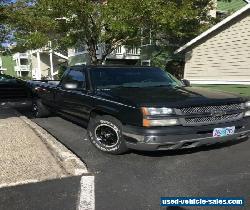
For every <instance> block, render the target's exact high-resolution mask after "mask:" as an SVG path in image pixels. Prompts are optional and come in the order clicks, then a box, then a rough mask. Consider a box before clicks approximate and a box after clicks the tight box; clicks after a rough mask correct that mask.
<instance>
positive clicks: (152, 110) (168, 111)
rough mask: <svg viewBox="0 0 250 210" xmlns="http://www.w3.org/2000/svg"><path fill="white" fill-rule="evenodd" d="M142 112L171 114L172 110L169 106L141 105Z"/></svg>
mask: <svg viewBox="0 0 250 210" xmlns="http://www.w3.org/2000/svg"><path fill="white" fill-rule="evenodd" d="M142 112H143V114H144V115H146V116H152V115H169V114H173V113H174V110H173V109H170V108H166V107H163V108H150V107H143V108H142Z"/></svg>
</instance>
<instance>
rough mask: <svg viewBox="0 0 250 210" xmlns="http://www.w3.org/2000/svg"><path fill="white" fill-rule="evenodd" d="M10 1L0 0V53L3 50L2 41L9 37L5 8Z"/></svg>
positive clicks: (7, 39) (6, 40)
mask: <svg viewBox="0 0 250 210" xmlns="http://www.w3.org/2000/svg"><path fill="white" fill-rule="evenodd" d="M10 2H11V1H7V0H0V53H1V52H3V51H4V48H3V46H2V44H3V43H5V42H8V41H9V39H10V28H9V23H8V15H7V14H6V8H7V7H8V5H9V4H10Z"/></svg>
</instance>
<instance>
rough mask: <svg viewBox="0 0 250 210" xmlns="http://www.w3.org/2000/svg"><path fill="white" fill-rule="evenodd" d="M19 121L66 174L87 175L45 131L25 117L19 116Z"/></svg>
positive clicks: (70, 153)
mask: <svg viewBox="0 0 250 210" xmlns="http://www.w3.org/2000/svg"><path fill="white" fill-rule="evenodd" d="M17 113H18V112H17ZM18 114H19V113H18ZM20 119H21V120H22V121H23V122H25V123H26V124H27V125H28V126H29V127H31V128H32V130H33V131H34V132H35V133H36V134H37V135H38V136H39V137H40V138H41V140H42V141H43V143H44V144H45V145H46V146H47V148H48V149H49V151H50V152H51V154H52V155H53V156H54V157H55V158H56V159H57V160H58V162H59V163H60V164H61V165H62V167H63V168H64V169H65V171H66V173H68V174H69V175H72V176H80V175H83V174H88V173H89V172H88V170H87V167H86V165H85V164H84V163H83V162H82V161H81V160H80V159H79V158H78V157H77V156H76V155H74V154H73V153H72V152H71V151H69V150H68V149H67V148H66V147H65V146H64V145H63V144H61V143H60V142H58V141H57V140H56V139H55V138H54V137H53V136H52V135H50V134H49V133H48V132H47V131H45V130H44V129H43V128H41V127H40V126H38V125H37V124H36V123H34V122H32V121H31V120H30V119H28V118H27V117H25V116H20Z"/></svg>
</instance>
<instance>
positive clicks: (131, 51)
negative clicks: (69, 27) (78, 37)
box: [68, 44, 141, 59]
mask: <svg viewBox="0 0 250 210" xmlns="http://www.w3.org/2000/svg"><path fill="white" fill-rule="evenodd" d="M85 53H88V52H87V50H86V48H85V51H79V50H77V49H69V51H68V54H69V57H73V56H77V55H80V54H85ZM103 53H105V45H101V44H100V45H98V50H97V55H98V56H100V55H102V54H103ZM140 54H141V50H140V48H139V47H136V46H132V47H128V46H124V45H122V46H119V47H117V48H116V49H115V50H114V51H113V52H112V53H111V54H110V55H109V56H108V57H112V58H114V59H116V58H117V59H124V58H126V57H127V56H129V57H130V58H131V57H135V58H138V56H140Z"/></svg>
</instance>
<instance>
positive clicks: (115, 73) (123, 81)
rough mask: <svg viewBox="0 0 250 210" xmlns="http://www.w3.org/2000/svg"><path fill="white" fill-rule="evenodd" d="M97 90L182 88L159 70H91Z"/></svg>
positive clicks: (177, 82)
mask: <svg viewBox="0 0 250 210" xmlns="http://www.w3.org/2000/svg"><path fill="white" fill-rule="evenodd" d="M91 76H92V82H93V84H94V86H95V88H97V89H98V88H99V89H101V88H116V87H159V86H182V83H181V82H180V81H178V80H174V79H173V78H172V77H171V76H170V75H169V74H168V73H166V72H165V71H163V70H161V69H159V68H95V69H93V70H91Z"/></svg>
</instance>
